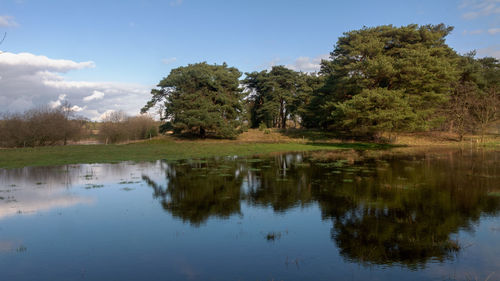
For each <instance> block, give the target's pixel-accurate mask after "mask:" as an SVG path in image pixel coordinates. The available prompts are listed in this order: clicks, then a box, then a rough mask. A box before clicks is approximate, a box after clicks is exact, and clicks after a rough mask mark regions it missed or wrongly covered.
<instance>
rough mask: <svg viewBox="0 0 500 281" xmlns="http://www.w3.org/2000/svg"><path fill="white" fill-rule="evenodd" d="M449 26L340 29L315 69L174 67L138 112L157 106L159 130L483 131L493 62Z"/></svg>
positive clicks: (497, 102) (495, 79)
mask: <svg viewBox="0 0 500 281" xmlns="http://www.w3.org/2000/svg"><path fill="white" fill-rule="evenodd" d="M452 30H453V27H450V26H446V25H444V24H437V25H417V24H410V25H407V26H402V27H396V26H393V25H383V26H376V27H363V28H361V29H359V30H352V31H349V32H345V33H344V34H343V35H342V36H341V37H340V38H339V39H338V41H337V43H336V44H335V46H334V49H333V51H332V52H331V53H330V58H329V59H328V60H323V61H322V62H321V71H320V72H319V73H302V72H297V71H294V70H292V69H289V68H287V67H285V66H273V67H272V68H271V69H269V70H263V71H254V72H251V73H245V75H246V77H245V78H244V79H243V80H241V81H239V80H238V79H239V77H240V76H241V73H240V72H239V71H238V70H237V69H236V68H233V67H228V66H227V65H226V64H223V65H208V64H207V63H198V64H191V65H188V66H185V67H179V68H176V69H173V70H172V72H171V73H170V75H169V76H168V77H166V78H164V79H163V80H161V81H160V83H159V84H158V88H156V89H153V90H152V91H151V94H152V98H151V100H150V101H149V102H148V104H147V105H146V106H145V107H144V108H143V112H144V111H147V110H149V109H150V108H152V107H154V106H160V108H163V107H164V109H165V115H164V116H162V118H163V119H164V120H167V121H169V122H168V123H167V124H164V125H163V126H162V128H163V129H170V128H171V129H173V130H174V132H176V133H191V134H194V135H198V136H201V137H205V136H207V135H211V136H215V137H224V138H232V137H235V136H236V135H237V129H238V128H241V127H240V126H241V124H242V121H247V122H248V123H249V125H250V126H252V127H260V126H264V125H265V126H267V127H272V128H280V129H286V128H288V127H305V128H321V129H325V130H331V131H335V132H339V133H342V134H343V135H344V136H347V137H352V136H363V137H367V136H369V137H371V136H374V135H377V134H379V133H384V132H388V133H389V134H391V133H392V132H401V131H417V130H431V129H439V130H450V131H455V132H457V133H458V134H459V135H460V138H462V136H463V134H465V133H466V132H481V134H484V132H485V130H486V128H487V127H488V126H490V125H491V124H492V123H493V122H495V121H496V120H498V118H499V116H498V114H497V111H498V107H499V106H500V97H499V96H500V95H499V94H498V89H499V88H500V63H499V61H498V60H497V59H495V58H491V57H485V58H479V59H478V58H475V53H474V52H471V53H468V54H465V55H459V54H457V53H456V52H455V51H454V50H453V49H452V48H450V47H449V46H448V45H447V44H446V41H445V39H446V37H447V36H448V35H449V34H450V32H452ZM242 89H244V91H243V90H242ZM243 105H245V106H243ZM243 113H245V114H243ZM245 118H246V119H245Z"/></svg>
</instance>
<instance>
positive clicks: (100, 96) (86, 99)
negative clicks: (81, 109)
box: [83, 91, 104, 102]
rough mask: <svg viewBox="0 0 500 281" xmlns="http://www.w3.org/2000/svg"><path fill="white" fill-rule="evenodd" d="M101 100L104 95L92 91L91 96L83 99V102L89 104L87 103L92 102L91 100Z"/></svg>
mask: <svg viewBox="0 0 500 281" xmlns="http://www.w3.org/2000/svg"><path fill="white" fill-rule="evenodd" d="M102 98H104V93H103V92H100V91H94V92H92V95H90V96H86V97H84V98H83V101H85V102H89V101H92V100H100V99H102Z"/></svg>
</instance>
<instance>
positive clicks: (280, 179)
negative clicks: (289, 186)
mask: <svg viewBox="0 0 500 281" xmlns="http://www.w3.org/2000/svg"><path fill="white" fill-rule="evenodd" d="M276 181H288V179H282V178H277V179H276Z"/></svg>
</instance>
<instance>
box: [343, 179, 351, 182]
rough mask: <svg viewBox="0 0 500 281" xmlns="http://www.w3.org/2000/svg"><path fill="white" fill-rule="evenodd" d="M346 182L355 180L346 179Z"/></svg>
mask: <svg viewBox="0 0 500 281" xmlns="http://www.w3.org/2000/svg"><path fill="white" fill-rule="evenodd" d="M344 182H353V180H352V179H344Z"/></svg>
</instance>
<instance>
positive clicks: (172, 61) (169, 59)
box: [161, 57, 177, 64]
mask: <svg viewBox="0 0 500 281" xmlns="http://www.w3.org/2000/svg"><path fill="white" fill-rule="evenodd" d="M176 61H177V58H175V57H173V58H166V59H162V60H161V62H163V63H164V64H171V63H174V62H176Z"/></svg>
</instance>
